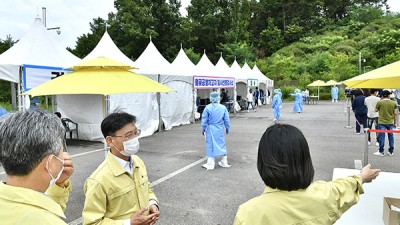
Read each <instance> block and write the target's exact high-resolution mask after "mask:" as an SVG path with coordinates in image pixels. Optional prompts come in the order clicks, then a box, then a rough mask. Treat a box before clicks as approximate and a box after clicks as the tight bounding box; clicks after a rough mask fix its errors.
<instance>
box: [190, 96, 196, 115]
mask: <svg viewBox="0 0 400 225" xmlns="http://www.w3.org/2000/svg"><path fill="white" fill-rule="evenodd" d="M192 95H193V101H192V119H191V121H190V122H191V123H195V122H196V117H195V113H196V112H195V109H196V96H195V91H194V88H192Z"/></svg>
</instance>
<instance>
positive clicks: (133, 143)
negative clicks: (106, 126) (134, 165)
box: [120, 137, 139, 156]
mask: <svg viewBox="0 0 400 225" xmlns="http://www.w3.org/2000/svg"><path fill="white" fill-rule="evenodd" d="M122 144H123V145H124V150H123V151H120V152H121V154H122V155H124V156H131V155H134V154H136V153H137V152H138V151H139V138H137V137H135V138H132V139H131V140H128V141H124V142H122Z"/></svg>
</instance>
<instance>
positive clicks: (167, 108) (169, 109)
mask: <svg viewBox="0 0 400 225" xmlns="http://www.w3.org/2000/svg"><path fill="white" fill-rule="evenodd" d="M163 84H165V85H167V86H168V87H170V88H172V89H174V90H175V91H176V92H170V93H161V103H160V107H161V119H162V121H163V123H164V127H165V130H171V129H172V127H175V126H180V125H185V124H190V121H191V118H192V115H193V110H194V109H193V99H194V98H193V91H192V84H191V83H187V82H183V81H170V82H168V83H163Z"/></svg>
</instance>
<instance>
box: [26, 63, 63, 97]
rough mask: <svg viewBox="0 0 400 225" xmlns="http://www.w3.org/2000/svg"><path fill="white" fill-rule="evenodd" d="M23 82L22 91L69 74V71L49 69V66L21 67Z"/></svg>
mask: <svg viewBox="0 0 400 225" xmlns="http://www.w3.org/2000/svg"><path fill="white" fill-rule="evenodd" d="M23 68H24V70H23V75H22V76H23V80H24V91H29V90H30V89H32V88H34V87H36V86H38V85H40V84H43V83H45V82H46V81H49V80H51V79H54V78H56V77H58V76H61V75H63V74H64V73H69V72H71V70H63V68H60V67H49V66H36V65H26V64H25V65H23Z"/></svg>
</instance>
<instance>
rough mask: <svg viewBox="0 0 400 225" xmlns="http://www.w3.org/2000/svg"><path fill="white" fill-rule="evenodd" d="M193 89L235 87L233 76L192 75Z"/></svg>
mask: <svg viewBox="0 0 400 225" xmlns="http://www.w3.org/2000/svg"><path fill="white" fill-rule="evenodd" d="M193 88H194V89H213V88H235V78H233V77H203V76H194V77H193Z"/></svg>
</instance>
